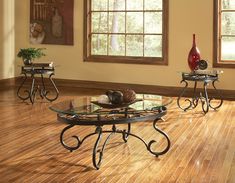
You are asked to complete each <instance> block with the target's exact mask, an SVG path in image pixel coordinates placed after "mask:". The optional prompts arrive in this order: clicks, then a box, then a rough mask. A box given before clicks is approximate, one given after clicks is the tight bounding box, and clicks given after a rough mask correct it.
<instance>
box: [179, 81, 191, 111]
mask: <svg viewBox="0 0 235 183" xmlns="http://www.w3.org/2000/svg"><path fill="white" fill-rule="evenodd" d="M183 82H184V83H185V86H184V88H183V90H182V92H181V94H180V96H179V97H178V98H177V105H178V107H179V108H180V109H182V110H184V111H187V110H188V109H189V108H190V107H192V105H193V104H192V101H191V100H189V99H185V101H188V102H189V105H188V106H187V107H185V108H183V107H181V105H180V99H181V97H182V96H183V95H184V92H185V90H186V88H187V87H188V82H187V81H185V80H182V81H181V82H180V83H183Z"/></svg>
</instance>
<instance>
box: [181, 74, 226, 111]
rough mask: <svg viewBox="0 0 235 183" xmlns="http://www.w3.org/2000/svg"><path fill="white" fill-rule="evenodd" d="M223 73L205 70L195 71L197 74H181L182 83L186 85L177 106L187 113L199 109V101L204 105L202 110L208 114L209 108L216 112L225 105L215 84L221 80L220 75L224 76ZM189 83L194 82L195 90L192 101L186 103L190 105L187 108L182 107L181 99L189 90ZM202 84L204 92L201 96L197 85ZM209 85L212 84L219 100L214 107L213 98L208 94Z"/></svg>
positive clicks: (188, 100)
mask: <svg viewBox="0 0 235 183" xmlns="http://www.w3.org/2000/svg"><path fill="white" fill-rule="evenodd" d="M222 73H223V71H219V70H205V71H195V72H181V75H182V80H181V82H180V83H184V84H185V86H184V88H183V90H182V92H181V93H180V95H179V97H178V98H177V105H178V107H179V108H181V109H182V110H184V111H187V110H189V109H191V108H192V109H194V108H196V107H197V105H198V103H199V100H200V101H201V104H202V110H203V112H204V113H205V114H206V113H207V112H208V111H209V108H212V109H214V110H216V109H218V108H220V107H221V106H222V104H223V99H222V97H221V95H220V92H219V91H218V90H217V88H216V87H215V82H216V81H218V80H219V74H222ZM188 82H194V88H193V96H192V98H191V99H185V101H187V102H188V105H187V106H186V107H182V105H181V104H180V99H181V98H182V97H183V96H184V94H185V91H186V89H187V88H188ZM198 82H202V83H203V92H200V93H199V95H198V94H197V83H198ZM209 83H212V86H213V89H214V90H215V92H216V93H217V95H218V96H217V97H218V99H219V103H218V104H217V105H216V106H214V105H212V103H211V101H212V100H213V98H210V97H209V96H208V92H207V86H208V85H209Z"/></svg>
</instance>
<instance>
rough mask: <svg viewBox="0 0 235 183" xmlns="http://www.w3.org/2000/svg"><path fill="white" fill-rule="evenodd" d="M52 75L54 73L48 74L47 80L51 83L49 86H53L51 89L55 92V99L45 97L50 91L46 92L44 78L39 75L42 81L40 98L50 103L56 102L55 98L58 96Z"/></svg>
mask: <svg viewBox="0 0 235 183" xmlns="http://www.w3.org/2000/svg"><path fill="white" fill-rule="evenodd" d="M53 75H54V73H51V74H50V76H49V80H50V82H51V84H52V86H53V88H54V90H55V92H56V95H55V97H53V98H50V97H48V96H47V95H48V94H49V93H50V91H48V90H46V87H45V84H44V78H43V75H42V74H41V80H42V89H41V91H40V96H41V98H44V97H45V98H46V99H47V100H48V101H50V102H53V101H54V100H56V99H57V98H58V96H59V90H58V89H57V87H56V85H55V82H54V81H53V79H52V76H53Z"/></svg>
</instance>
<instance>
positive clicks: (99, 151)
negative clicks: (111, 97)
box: [60, 118, 170, 170]
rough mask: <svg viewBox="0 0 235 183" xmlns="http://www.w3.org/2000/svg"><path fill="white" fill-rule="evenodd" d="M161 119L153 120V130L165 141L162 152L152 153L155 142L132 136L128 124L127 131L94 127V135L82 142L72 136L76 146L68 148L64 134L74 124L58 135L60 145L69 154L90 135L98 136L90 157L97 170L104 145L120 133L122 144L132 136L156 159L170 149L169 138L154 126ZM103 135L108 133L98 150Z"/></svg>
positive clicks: (113, 127)
mask: <svg viewBox="0 0 235 183" xmlns="http://www.w3.org/2000/svg"><path fill="white" fill-rule="evenodd" d="M159 119H161V118H157V119H156V120H154V122H153V128H154V129H155V130H156V131H157V132H159V133H160V134H161V135H163V137H164V138H165V139H166V141H167V146H166V147H165V148H164V149H163V150H162V151H153V150H152V144H154V143H155V142H156V141H155V140H151V141H150V142H149V143H146V142H145V141H144V140H143V139H142V138H141V137H139V136H137V135H135V134H133V133H131V132H130V130H131V124H130V123H128V129H127V130H118V129H117V128H116V126H115V125H113V126H112V130H102V126H97V127H96V130H95V132H94V133H91V134H88V135H87V136H85V137H84V138H83V139H82V140H80V138H79V137H78V136H75V135H74V136H72V137H73V138H75V139H76V141H77V144H76V145H75V146H69V145H67V144H66V143H65V142H64V140H63V139H64V133H65V132H66V131H67V130H69V129H70V128H72V127H73V126H75V125H74V124H70V125H69V126H67V127H65V128H64V129H63V130H62V132H61V135H60V143H61V144H62V145H63V147H64V148H66V149H68V150H69V151H70V152H72V151H74V150H76V149H78V148H79V147H80V146H81V144H82V143H83V142H84V140H85V139H87V138H88V137H90V136H92V135H95V134H98V137H97V140H96V142H95V145H94V148H93V155H92V162H93V165H94V167H95V168H96V169H97V170H98V169H99V168H100V165H101V163H102V158H103V155H104V150H105V146H106V144H107V143H108V140H109V139H110V137H111V136H112V135H113V134H115V133H120V134H122V138H123V140H124V142H127V139H128V137H129V136H133V137H135V138H137V139H139V140H140V141H142V142H143V143H144V145H145V146H146V148H147V150H148V151H149V152H150V153H151V154H153V155H155V156H156V157H158V156H159V155H163V154H165V153H166V152H167V151H168V150H169V149H170V139H169V137H168V136H167V134H166V133H164V132H163V131H162V130H160V129H159V128H157V126H156V123H157V121H158V120H159ZM103 133H109V134H108V136H107V137H106V139H105V141H104V143H103V145H102V147H101V148H100V149H98V146H99V143H100V141H101V138H102V134H103Z"/></svg>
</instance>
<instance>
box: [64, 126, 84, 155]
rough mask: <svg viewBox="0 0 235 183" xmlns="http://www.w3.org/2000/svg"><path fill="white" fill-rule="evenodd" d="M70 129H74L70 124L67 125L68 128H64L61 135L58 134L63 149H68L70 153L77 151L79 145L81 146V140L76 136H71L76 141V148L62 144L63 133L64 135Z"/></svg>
mask: <svg viewBox="0 0 235 183" xmlns="http://www.w3.org/2000/svg"><path fill="white" fill-rule="evenodd" d="M72 127H74V125H73V124H71V125H69V126H66V127H65V128H64V129H63V130H62V132H61V134H60V143H61V144H62V145H63V146H64V148H65V149H68V150H69V151H70V152H72V151H74V150H76V149H78V148H79V147H80V145H81V144H82V141H81V140H80V139H79V137H78V136H76V135H73V136H72V137H73V138H75V139H76V140H77V145H76V146H68V145H67V144H66V143H65V142H64V140H63V138H64V133H65V132H66V131H67V130H69V129H70V128H72Z"/></svg>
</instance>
